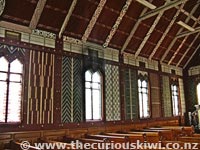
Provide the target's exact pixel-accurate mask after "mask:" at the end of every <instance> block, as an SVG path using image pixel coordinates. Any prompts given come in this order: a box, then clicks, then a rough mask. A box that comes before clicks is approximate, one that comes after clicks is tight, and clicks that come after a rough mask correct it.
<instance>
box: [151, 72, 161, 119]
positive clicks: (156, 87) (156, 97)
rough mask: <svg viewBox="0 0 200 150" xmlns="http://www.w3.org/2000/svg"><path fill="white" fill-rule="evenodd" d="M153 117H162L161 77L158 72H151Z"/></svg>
mask: <svg viewBox="0 0 200 150" xmlns="http://www.w3.org/2000/svg"><path fill="white" fill-rule="evenodd" d="M150 83H151V91H150V92H151V104H152V110H151V113H152V118H158V117H161V101H160V78H159V75H158V74H156V73H150Z"/></svg>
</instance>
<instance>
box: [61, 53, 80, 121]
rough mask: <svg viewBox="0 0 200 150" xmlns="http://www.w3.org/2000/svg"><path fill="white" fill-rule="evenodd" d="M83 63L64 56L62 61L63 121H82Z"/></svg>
mask: <svg viewBox="0 0 200 150" xmlns="http://www.w3.org/2000/svg"><path fill="white" fill-rule="evenodd" d="M81 73H82V63H81V60H79V59H74V58H68V57H63V63H62V122H63V123H67V122H80V121H82V118H83V116H82V114H83V113H82V112H83V111H82V98H83V95H82V93H83V92H82V86H81V85H82V74H81Z"/></svg>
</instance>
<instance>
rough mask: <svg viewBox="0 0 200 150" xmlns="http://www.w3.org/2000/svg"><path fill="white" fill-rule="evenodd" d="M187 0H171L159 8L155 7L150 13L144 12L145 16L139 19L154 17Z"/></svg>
mask: <svg viewBox="0 0 200 150" xmlns="http://www.w3.org/2000/svg"><path fill="white" fill-rule="evenodd" d="M185 1H187V0H176V1H170V2H169V3H167V4H166V5H163V6H161V7H159V8H156V9H153V10H151V11H149V12H148V13H146V14H144V15H143V16H141V17H140V18H139V20H145V19H148V18H150V17H153V16H155V15H157V14H159V13H160V12H161V11H166V10H169V9H171V8H173V7H175V6H177V5H180V4H181V3H184V2H185Z"/></svg>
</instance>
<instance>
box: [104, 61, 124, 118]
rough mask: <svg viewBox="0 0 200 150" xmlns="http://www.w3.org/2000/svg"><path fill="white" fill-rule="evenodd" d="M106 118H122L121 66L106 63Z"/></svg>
mask: <svg viewBox="0 0 200 150" xmlns="http://www.w3.org/2000/svg"><path fill="white" fill-rule="evenodd" d="M105 82H106V85H105V88H106V89H105V91H106V120H107V121H114V120H120V119H121V116H120V91H119V67H118V66H112V65H108V64H106V65H105Z"/></svg>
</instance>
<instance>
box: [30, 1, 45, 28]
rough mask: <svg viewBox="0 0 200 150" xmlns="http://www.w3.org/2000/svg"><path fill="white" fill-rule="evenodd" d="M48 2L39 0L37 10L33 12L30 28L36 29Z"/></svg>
mask: <svg viewBox="0 0 200 150" xmlns="http://www.w3.org/2000/svg"><path fill="white" fill-rule="evenodd" d="M46 2H47V0H39V1H38V3H37V6H36V8H35V11H34V13H33V16H32V18H31V22H30V24H29V28H30V29H32V30H34V29H35V28H36V27H37V24H38V22H39V20H40V17H41V15H42V12H43V10H44V7H45V4H46Z"/></svg>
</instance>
